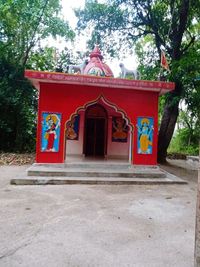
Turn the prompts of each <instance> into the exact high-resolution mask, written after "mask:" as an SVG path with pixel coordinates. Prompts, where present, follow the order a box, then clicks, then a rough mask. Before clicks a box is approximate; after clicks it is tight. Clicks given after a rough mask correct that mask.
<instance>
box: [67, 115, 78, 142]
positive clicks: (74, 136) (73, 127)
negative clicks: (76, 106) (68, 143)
mask: <svg viewBox="0 0 200 267" xmlns="http://www.w3.org/2000/svg"><path fill="white" fill-rule="evenodd" d="M79 121H80V116H79V115H76V116H74V117H73V118H72V119H71V121H69V122H67V125H66V137H67V139H68V140H78V133H79Z"/></svg>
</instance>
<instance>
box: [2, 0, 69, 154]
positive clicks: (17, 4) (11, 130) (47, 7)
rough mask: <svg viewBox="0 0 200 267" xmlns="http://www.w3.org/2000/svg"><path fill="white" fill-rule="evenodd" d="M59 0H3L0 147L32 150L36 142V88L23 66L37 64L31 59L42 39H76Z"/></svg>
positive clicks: (3, 148)
mask: <svg viewBox="0 0 200 267" xmlns="http://www.w3.org/2000/svg"><path fill="white" fill-rule="evenodd" d="M59 2H60V1H59V0H34V1H30V0H0V112H1V116H0V129H1V130H0V140H1V142H0V150H9V151H11V150H12V151H19V152H20V151H23V150H30V149H31V148H33V145H34V143H35V129H36V112H37V91H36V90H35V89H34V88H33V86H32V85H31V84H30V83H29V82H28V81H27V80H26V79H25V78H24V69H25V68H26V66H29V67H30V68H31V67H32V66H34V60H32V62H31V60H30V62H29V65H28V60H29V58H30V55H31V53H33V49H34V48H35V47H37V46H38V44H39V43H40V42H41V41H42V40H43V39H46V38H48V37H50V36H51V37H54V38H56V37H57V36H61V37H63V38H65V39H66V40H71V39H73V37H74V32H73V31H72V30H71V29H70V27H69V25H68V23H67V22H66V21H64V20H63V19H62V18H61V16H60V9H61V6H60V4H59ZM38 56H39V55H38ZM38 61H39V60H38Z"/></svg>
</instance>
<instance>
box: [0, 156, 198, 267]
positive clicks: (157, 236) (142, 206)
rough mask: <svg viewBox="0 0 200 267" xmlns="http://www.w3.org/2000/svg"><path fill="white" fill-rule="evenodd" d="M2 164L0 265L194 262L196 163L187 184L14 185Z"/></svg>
mask: <svg viewBox="0 0 200 267" xmlns="http://www.w3.org/2000/svg"><path fill="white" fill-rule="evenodd" d="M28 166H29V165H22V166H15V165H10V166H7V165H2V166H0V267H18V266H22V267H35V266H38V265H39V266H40V267H43V266H45V267H46V266H48V267H60V266H61V267H68V266H69V267H104V266H105V267H123V266H131V267H132V266H133V267H192V266H193V258H194V233H195V212H196V187H197V170H195V169H194V168H192V167H191V166H189V165H187V164H186V162H185V161H180V160H179V161H176V160H169V164H167V165H164V166H163V165H162V166H161V167H162V168H163V169H165V170H167V171H168V172H171V173H173V174H175V175H177V176H179V177H181V178H182V179H184V180H186V181H187V182H188V184H186V185H134V186H130V185H129V186H125V185H124V186H121V185H65V186H58V185H57V186H51V185H49V186H13V185H10V184H9V181H10V179H12V178H15V177H22V176H25V170H26V169H27V168H28Z"/></svg>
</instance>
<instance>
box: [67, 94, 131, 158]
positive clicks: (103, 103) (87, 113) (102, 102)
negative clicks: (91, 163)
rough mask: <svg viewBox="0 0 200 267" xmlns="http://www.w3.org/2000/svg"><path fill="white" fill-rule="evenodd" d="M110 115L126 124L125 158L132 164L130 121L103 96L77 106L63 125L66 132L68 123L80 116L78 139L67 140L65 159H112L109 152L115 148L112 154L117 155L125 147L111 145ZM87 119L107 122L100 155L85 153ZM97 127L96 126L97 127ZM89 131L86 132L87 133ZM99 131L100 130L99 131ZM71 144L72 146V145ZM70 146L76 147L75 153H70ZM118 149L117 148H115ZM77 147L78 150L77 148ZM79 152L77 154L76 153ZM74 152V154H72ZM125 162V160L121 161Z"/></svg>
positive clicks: (124, 113) (122, 111)
mask: <svg viewBox="0 0 200 267" xmlns="http://www.w3.org/2000/svg"><path fill="white" fill-rule="evenodd" d="M110 112H111V113H115V114H116V115H115V116H117V117H121V118H122V119H124V121H125V122H126V125H127V127H128V142H127V146H126V147H127V152H126V153H127V154H126V158H127V161H128V162H129V163H132V160H133V147H132V146H133V130H134V126H133V124H132V123H131V121H130V118H129V117H128V116H127V114H126V112H125V111H124V110H122V109H121V108H119V107H118V106H117V105H116V104H115V103H112V102H110V101H109V100H107V99H106V98H105V97H104V96H103V95H99V96H98V97H97V98H96V99H94V100H91V101H89V102H86V103H85V104H84V105H83V106H79V107H78V108H77V109H76V110H75V112H74V113H72V114H71V116H70V118H69V120H67V121H66V123H65V131H66V125H67V124H68V123H69V122H70V121H73V119H74V118H75V117H76V116H77V115H78V116H80V129H81V131H80V138H79V140H77V141H70V140H68V144H66V149H65V153H66V154H65V155H66V157H68V156H69V155H72V156H74V155H79V156H82V155H86V156H90V155H91V156H106V157H108V158H113V156H114V157H115V155H113V154H112V153H111V152H112V151H111V150H112V148H113V147H115V151H114V154H116V153H118V151H119V150H121V151H122V149H123V148H122V147H123V146H125V144H123V143H121V144H120V143H118V145H115V144H116V143H112V136H111V134H112V133H111V131H112V129H111V127H112V115H110ZM88 117H91V119H92V118H93V119H95V117H96V119H97V118H98V117H99V119H100V118H101V117H102V118H104V119H105V120H107V123H105V136H104V138H105V139H107V140H105V144H104V146H103V152H104V153H103V152H102V151H101V153H99V154H98V153H93V154H91V152H89V153H88V151H86V142H85V138H86V134H87V133H86V128H87V127H86V124H87V123H86V120H87V118H88ZM99 124H101V123H99ZM97 127H98V126H97ZM99 128H101V132H102V128H103V127H100V126H99ZM88 131H89V130H87V132H88ZM99 131H100V130H99ZM72 143H73V144H72ZM72 146H73V147H76V151H72V149H71V148H72ZM116 146H117V147H118V148H119V149H118V148H117V147H116ZM78 147H79V148H78ZM111 147H112V148H111ZM81 148H82V150H81V151H80V149H81ZM78 151H79V152H78ZM74 152H75V153H74ZM123 160H125V158H124V159H123Z"/></svg>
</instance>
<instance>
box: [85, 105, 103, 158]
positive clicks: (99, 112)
mask: <svg viewBox="0 0 200 267" xmlns="http://www.w3.org/2000/svg"><path fill="white" fill-rule="evenodd" d="M107 125H108V116H107V112H106V110H105V108H104V107H103V106H101V105H99V104H95V105H92V106H90V107H88V108H87V110H86V112H85V134H84V154H85V156H95V157H96V156H102V157H104V156H105V155H106V150H107V145H106V144H107Z"/></svg>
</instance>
